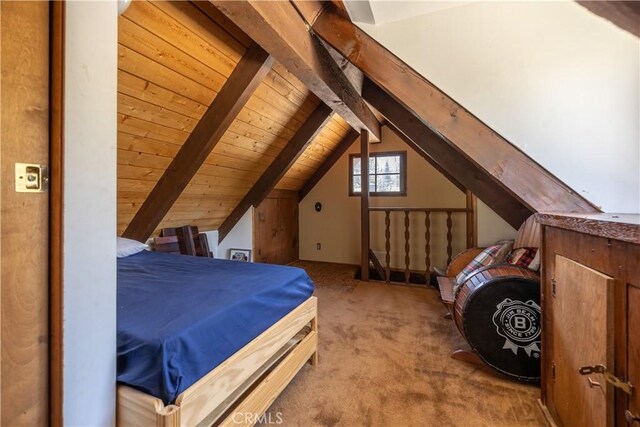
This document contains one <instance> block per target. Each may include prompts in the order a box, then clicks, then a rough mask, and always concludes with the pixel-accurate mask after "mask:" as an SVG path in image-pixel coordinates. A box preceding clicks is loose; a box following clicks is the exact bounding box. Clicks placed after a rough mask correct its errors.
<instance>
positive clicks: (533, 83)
mask: <svg viewBox="0 0 640 427" xmlns="http://www.w3.org/2000/svg"><path fill="white" fill-rule="evenodd" d="M362 27H363V29H365V31H368V32H369V33H370V34H371V35H372V36H373V37H374V38H376V39H377V40H378V41H379V42H380V43H382V44H383V45H384V46H386V47H387V48H388V49H390V50H391V51H392V52H394V53H395V54H396V55H398V56H399V57H400V58H402V59H403V60H404V61H405V62H407V63H408V64H409V65H411V66H412V67H413V68H415V69H416V70H417V71H418V72H419V73H421V74H422V75H424V76H425V77H426V78H428V79H429V80H430V81H431V82H433V83H434V84H435V85H436V86H438V87H440V88H441V89H442V90H444V92H446V93H447V94H448V95H450V96H451V97H453V98H454V99H455V100H457V101H458V102H459V103H461V104H462V105H463V106H464V107H466V108H467V109H468V110H470V111H471V112H472V113H473V114H475V115H476V116H478V117H479V118H480V119H481V120H483V121H484V122H486V123H487V124H488V125H489V126H491V127H492V128H493V129H494V130H496V131H497V132H498V133H500V134H502V135H503V136H504V137H506V138H507V139H508V140H509V141H511V142H512V143H514V144H515V145H517V146H518V147H520V148H521V149H522V150H524V151H525V152H526V153H527V154H529V155H530V156H531V157H532V158H533V159H535V160H536V161H538V162H539V163H540V164H542V165H543V166H544V167H546V168H547V169H549V170H550V171H551V172H552V173H553V174H555V175H556V176H557V177H559V178H560V179H561V180H563V181H565V182H566V183H567V184H568V185H569V186H571V187H572V188H573V189H574V190H576V191H577V192H579V193H580V194H582V195H583V196H584V197H586V198H587V199H589V200H590V201H591V202H593V203H595V204H596V205H599V206H602V208H603V209H604V210H605V211H608V212H640V149H639V141H640V123H639V121H640V106H639V103H640V101H639V100H640V96H639V91H640V87H639V77H638V76H639V75H640V49H639V47H640V46H639V43H638V38H636V37H634V36H633V35H631V34H629V33H627V32H625V31H623V30H621V29H619V28H617V27H615V26H614V25H613V24H611V23H610V22H608V21H606V20H604V19H602V18H600V17H598V16H596V15H594V14H592V13H591V12H589V11H587V10H586V9H584V8H582V7H581V6H579V5H578V4H576V3H575V2H534V1H529V2H480V3H473V4H467V5H464V6H460V7H455V8H450V9H446V10H441V11H437V12H433V13H430V14H426V15H422V16H417V17H414V18H410V19H404V20H401V21H397V22H392V23H387V24H382V25H377V26H372V25H362ZM481 222H482V213H481ZM481 230H482V228H481Z"/></svg>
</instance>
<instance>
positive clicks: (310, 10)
mask: <svg viewBox="0 0 640 427" xmlns="http://www.w3.org/2000/svg"><path fill="white" fill-rule="evenodd" d="M291 4H293V5H294V6H295V8H296V9H297V10H298V13H299V14H300V16H302V18H303V19H304V20H305V21H306V22H307V24H309V25H313V23H314V22H315V20H316V19H317V18H318V16H320V14H321V13H322V10H323V9H324V7H325V1H324V0H291Z"/></svg>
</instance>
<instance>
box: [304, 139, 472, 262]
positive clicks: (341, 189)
mask: <svg viewBox="0 0 640 427" xmlns="http://www.w3.org/2000/svg"><path fill="white" fill-rule="evenodd" d="M401 150H402V151H406V152H407V196H406V197H371V199H370V204H371V206H399V207H431V208H464V207H465V206H466V199H465V195H464V194H463V193H462V192H461V191H460V190H458V189H457V188H456V187H455V186H454V185H453V184H452V183H451V182H449V181H448V180H447V179H446V178H445V177H444V176H442V175H441V174H440V173H439V172H438V171H436V170H435V169H434V168H433V167H432V166H431V165H430V164H429V163H427V161H426V160H424V159H423V158H422V157H420V156H419V155H418V154H417V153H415V151H413V150H412V149H411V148H410V147H408V146H407V145H406V144H405V143H404V142H403V141H402V140H401V139H399V138H398V137H397V136H396V135H395V134H394V133H393V132H392V131H391V130H389V129H388V128H387V127H383V129H382V142H381V143H380V144H371V145H370V151H371V152H379V151H401ZM359 152H360V145H359V142H355V143H354V144H353V145H352V146H351V148H350V149H349V150H348V151H347V152H346V153H345V154H344V155H343V156H342V157H341V158H340V159H339V160H338V161H337V162H336V164H335V165H333V167H332V168H331V169H330V170H329V171H328V172H327V173H326V175H325V176H324V177H323V178H322V180H320V182H318V184H317V185H316V186H315V187H314V188H313V190H311V192H309V194H307V196H306V197H305V198H304V199H303V200H302V201H301V202H300V207H299V208H300V209H299V219H300V259H303V260H313V261H325V262H336V263H345V264H359V263H360V198H359V197H350V196H349V154H352V153H359ZM316 202H320V203H322V211H320V212H316V210H315V203H316ZM392 215H393V217H392V223H391V239H390V240H391V242H392V250H391V253H392V254H393V255H394V256H393V259H392V261H391V264H392V266H394V267H402V268H404V217H403V216H402V214H392ZM410 218H411V224H412V225H411V227H410V231H411V233H410V234H411V238H410V245H411V248H412V249H411V254H412V258H411V268H412V269H415V270H421V269H423V268H424V265H425V251H424V244H425V240H424V231H425V229H424V214H422V213H416V214H411V217H410ZM445 218H446V216H445V215H442V214H433V215H432V224H431V234H432V242H431V244H432V251H431V256H432V265H438V266H441V267H442V266H444V264H446V222H445ZM465 224H466V223H465V216H464V215H463V214H456V215H454V228H453V231H454V238H453V240H454V245H453V246H454V253H457V252H459V251H461V250H462V249H464V247H465V245H466V234H465V227H466V225H465ZM384 242H385V239H384V213H373V214H372V216H371V248H372V249H373V250H376V251H384ZM317 243H320V244H321V250H317V249H316V244H317Z"/></svg>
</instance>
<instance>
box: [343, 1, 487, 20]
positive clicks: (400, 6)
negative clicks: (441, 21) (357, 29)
mask: <svg viewBox="0 0 640 427" xmlns="http://www.w3.org/2000/svg"><path fill="white" fill-rule="evenodd" d="M476 1H478V0H476ZM468 3H472V1H455V0H414V1H407V0H344V4H345V6H346V7H347V11H348V12H349V16H350V17H351V20H352V21H353V22H357V23H365V24H384V23H387V22H393V21H399V20H402V19H406V18H411V17H413V16H418V15H424V14H426V13H431V12H435V11H437V10H442V9H449V8H451V7H457V6H462V5H465V4H468Z"/></svg>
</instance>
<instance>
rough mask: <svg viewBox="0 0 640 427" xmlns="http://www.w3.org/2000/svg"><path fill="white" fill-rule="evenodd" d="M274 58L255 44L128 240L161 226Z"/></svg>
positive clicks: (166, 174)
mask: <svg viewBox="0 0 640 427" xmlns="http://www.w3.org/2000/svg"><path fill="white" fill-rule="evenodd" d="M273 62H274V59H273V57H272V56H270V55H269V54H268V53H267V52H265V51H264V49H262V48H261V47H260V46H259V45H258V44H256V43H254V44H252V45H251V46H249V48H248V49H247V51H246V52H245V54H244V55H243V57H242V58H241V59H240V61H239V62H238V64H237V65H236V67H235V69H234V70H233V72H232V73H231V75H230V76H229V78H228V79H227V81H226V82H225V84H224V86H222V88H221V89H220V92H218V94H217V95H216V97H215V98H214V99H213V102H212V103H211V105H210V106H209V108H208V109H207V111H206V112H205V113H204V115H203V116H202V118H201V119H200V121H199V122H198V124H197V125H196V127H195V128H194V129H193V131H192V132H191V134H190V135H189V137H188V138H187V140H186V141H185V142H184V144H183V145H182V147H181V148H180V150H179V151H178V153H177V154H176V156H175V157H174V158H173V160H172V161H171V163H170V164H169V166H168V167H167V169H166V170H165V172H164V173H163V174H162V177H161V178H160V180H159V181H158V182H157V183H156V185H155V187H154V188H153V190H151V193H150V194H149V196H148V197H147V198H146V200H145V201H144V203H143V204H142V206H140V209H138V212H137V213H136V214H135V216H134V217H133V219H132V220H131V222H130V223H129V225H128V226H127V228H126V229H125V231H124V233H123V234H122V235H123V236H124V237H127V238H130V239H134V240H138V241H144V240H146V239H148V238H149V236H151V234H152V233H153V231H154V230H155V229H156V228H157V227H158V225H160V222H161V221H162V219H163V218H164V216H165V215H166V214H167V213H168V212H169V209H171V206H173V204H174V203H175V201H176V200H178V197H180V194H182V192H183V191H184V189H185V188H186V187H187V185H188V184H189V181H191V179H192V178H193V177H194V176H195V174H196V173H197V172H198V169H200V166H202V164H203V163H204V162H205V160H206V159H207V157H208V156H209V154H210V153H211V151H212V150H213V148H214V147H215V146H216V144H217V143H218V142H219V141H220V138H221V137H222V136H223V135H224V133H225V132H226V131H227V129H228V128H229V126H230V125H231V123H232V122H233V120H234V119H235V118H236V116H237V115H238V113H240V110H242V108H243V107H244V105H245V104H246V102H247V101H248V100H249V98H250V97H251V95H252V94H253V93H254V91H255V90H256V89H257V87H258V85H260V82H261V81H262V79H263V78H264V77H265V76H266V75H267V73H268V72H269V70H270V69H271V66H272V65H273Z"/></svg>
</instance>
